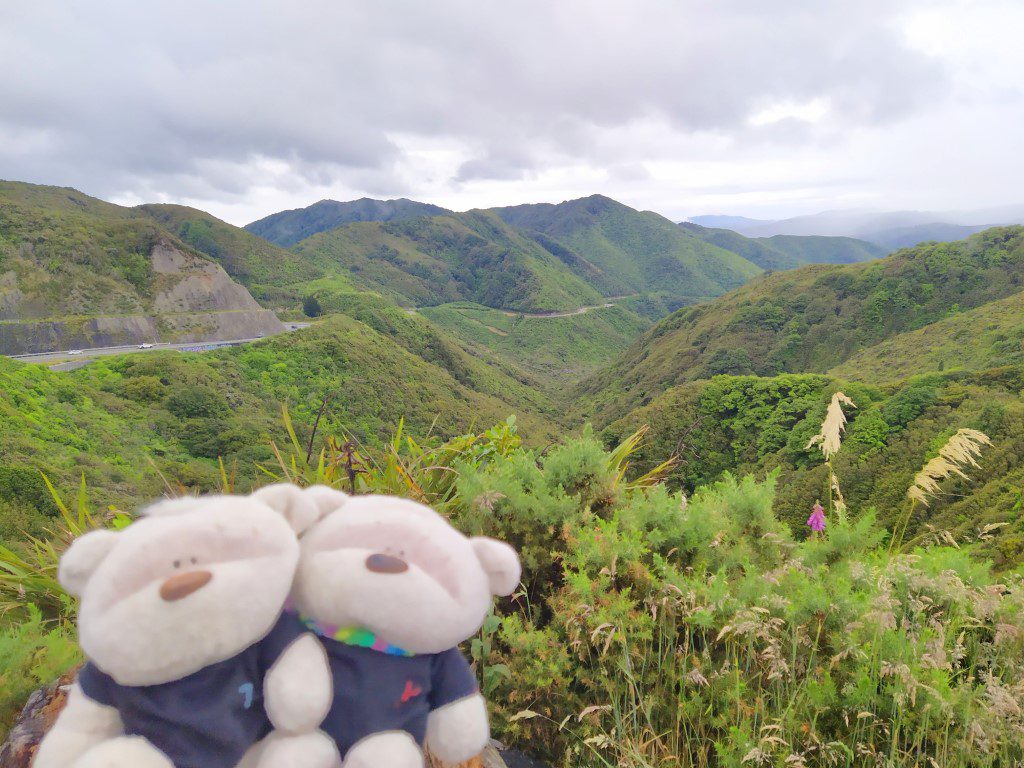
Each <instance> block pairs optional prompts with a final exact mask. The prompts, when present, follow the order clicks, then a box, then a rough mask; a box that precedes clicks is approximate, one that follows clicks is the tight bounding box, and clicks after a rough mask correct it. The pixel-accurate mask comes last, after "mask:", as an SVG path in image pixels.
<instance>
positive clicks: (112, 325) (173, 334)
mask: <svg viewBox="0 0 1024 768" xmlns="http://www.w3.org/2000/svg"><path fill="white" fill-rule="evenodd" d="M149 267H150V269H151V274H152V278H151V281H150V285H149V290H148V291H146V292H145V293H142V292H140V295H139V296H138V302H137V305H136V306H137V307H138V308H140V309H142V310H143V311H142V312H137V311H136V312H131V313H126V314H117V315H99V316H97V315H90V314H83V315H77V316H73V317H71V316H62V315H61V312H60V307H50V308H49V311H50V313H51V316H49V317H45V318H40V317H39V316H38V310H37V308H36V307H35V305H36V304H37V302H27V301H26V295H27V293H28V292H29V291H30V289H31V286H30V285H27V283H31V282H32V277H33V276H36V277H38V276H37V275H34V273H30V272H29V271H27V270H22V271H21V272H20V273H19V272H17V271H14V270H11V271H8V272H6V273H4V274H2V275H0V318H3V320H0V354H4V355H24V354H34V353H42V352H52V351H59V350H66V349H76V348H80V349H89V348H93V347H111V346H121V345H129V344H141V343H143V342H154V341H171V342H190V341H196V342H204V341H226V340H230V339H251V338H256V337H257V336H261V335H263V336H269V335H272V334H275V333H281V332H283V331H284V330H285V328H284V325H283V324H282V323H281V322H280V321H279V320H278V319H277V317H276V316H275V315H274V313H273V312H270V311H269V310H265V309H262V308H261V307H260V305H259V304H258V303H257V302H256V300H255V299H254V298H253V297H252V296H251V295H250V294H249V292H248V291H247V290H246V289H245V288H244V287H243V286H241V285H239V284H238V283H236V282H235V281H234V280H232V279H231V278H230V277H229V276H228V274H227V273H226V272H225V271H224V270H223V269H222V268H221V267H220V266H219V265H217V264H215V263H213V262H211V261H207V260H206V259H203V258H200V257H198V256H196V255H194V254H192V253H189V252H187V251H184V250H182V249H181V248H179V247H177V246H176V245H175V244H174V243H173V242H171V241H170V240H164V239H161V240H158V241H157V242H156V243H155V244H154V245H153V248H152V250H151V252H150V255H149ZM147 294H148V295H147ZM33 315H34V316H33Z"/></svg>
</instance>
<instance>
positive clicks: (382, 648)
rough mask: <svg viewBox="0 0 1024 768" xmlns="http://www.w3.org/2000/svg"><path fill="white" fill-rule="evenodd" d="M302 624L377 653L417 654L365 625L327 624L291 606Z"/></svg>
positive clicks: (330, 638)
mask: <svg viewBox="0 0 1024 768" xmlns="http://www.w3.org/2000/svg"><path fill="white" fill-rule="evenodd" d="M290 610H291V612H293V613H294V614H295V615H296V616H297V617H298V619H299V621H300V622H302V624H303V625H304V626H305V627H306V628H307V629H309V630H310V631H311V632H313V633H314V634H316V635H319V636H320V637H326V638H327V639H329V640H336V641H338V642H339V643H344V644H345V645H353V646H356V647H357V648H369V649H370V650H371V651H377V653H383V654H386V655H388V656H404V657H405V658H410V657H412V656H415V655H416V654H415V653H413V652H412V651H407V650H405V649H404V648H399V647H398V646H397V645H392V644H391V643H388V642H385V641H384V640H381V639H380V638H379V637H377V635H376V634H374V633H373V632H371V631H370V630H368V629H364V628H363V627H339V626H336V625H334V624H327V623H325V622H322V621H317V620H316V619H314V618H311V617H309V616H304V615H303V614H302V613H300V612H299V611H297V610H295V608H294V606H291V607H290Z"/></svg>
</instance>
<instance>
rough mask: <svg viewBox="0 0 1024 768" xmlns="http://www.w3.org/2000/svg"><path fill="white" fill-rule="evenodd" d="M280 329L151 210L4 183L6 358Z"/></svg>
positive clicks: (0, 282)
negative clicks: (25, 354)
mask: <svg viewBox="0 0 1024 768" xmlns="http://www.w3.org/2000/svg"><path fill="white" fill-rule="evenodd" d="M281 330H283V326H282V325H281V323H280V321H278V319H277V318H276V317H275V316H274V314H273V313H272V312H269V311H266V310H264V309H262V308H261V307H260V306H259V304H257V303H256V301H255V300H254V299H253V297H252V296H251V295H250V294H249V292H248V291H247V290H246V289H245V288H244V287H243V286H241V285H239V284H238V283H236V282H234V281H233V280H232V279H231V278H230V277H229V276H228V274H227V273H225V271H224V270H223V269H222V268H221V267H220V266H219V265H218V264H216V263H215V262H214V261H212V260H210V259H208V258H206V257H205V256H204V255H202V254H200V253H199V252H198V251H196V250H195V249H193V248H191V247H189V246H188V245H186V244H184V243H183V242H181V240H179V239H178V238H177V237H175V235H174V234H172V233H171V232H169V231H168V230H166V229H164V228H163V227H162V226H160V225H159V224H158V223H157V222H156V221H155V220H154V219H152V218H151V217H150V216H148V215H146V214H145V213H143V212H141V211H138V210H134V209H131V208H122V207H120V206H117V205H112V204H110V203H105V202H103V201H102V200H97V199H95V198H92V197H89V196H88V195H84V194H82V193H81V192H78V191H77V190H74V189H67V188H60V187H45V186H38V185H32V184H23V183H19V182H0V354H20V353H28V352H45V351H50V350H55V349H68V348H69V347H92V346H111V345H119V344H132V343H140V342H143V341H155V340H160V339H163V340H176V341H193V340H212V339H222V338H251V337H254V336H256V335H258V334H260V333H273V332H276V331H281Z"/></svg>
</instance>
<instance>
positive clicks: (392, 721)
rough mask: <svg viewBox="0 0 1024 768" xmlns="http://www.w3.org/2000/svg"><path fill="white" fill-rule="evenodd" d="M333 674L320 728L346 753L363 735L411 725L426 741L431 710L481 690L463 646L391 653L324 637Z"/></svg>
mask: <svg viewBox="0 0 1024 768" xmlns="http://www.w3.org/2000/svg"><path fill="white" fill-rule="evenodd" d="M320 641H321V642H322V643H323V644H324V648H326V650H327V655H328V657H329V659H330V664H331V672H332V676H333V678H334V703H333V705H332V706H331V711H330V712H329V713H328V715H327V719H326V720H324V723H323V725H322V726H321V728H323V730H324V731H325V732H326V733H327V734H328V735H329V736H330V737H331V738H332V739H334V741H335V742H336V743H337V745H338V751H339V752H340V753H341V756H342V758H344V757H345V755H346V753H347V752H348V751H349V749H351V747H352V745H353V744H355V743H356V742H357V741H359V740H360V739H362V738H364V737H366V736H369V735H371V734H373V733H378V732H380V731H406V732H407V733H409V734H410V735H411V736H412V737H413V738H414V739H416V742H417V743H418V744H420V745H422V744H423V739H424V737H425V736H426V733H427V715H429V714H430V711H431V710H433V709H437V708H438V707H443V706H444V705H445V704H451V703H452V702H455V701H458V700H459V699H464V698H465V697H467V696H470V695H472V694H474V693H476V692H477V685H476V678H475V677H474V676H473V671H472V670H471V669H470V668H469V664H468V663H467V662H466V658H465V657H464V656H463V655H462V654H461V653H460V652H459V649H458V648H452V649H451V650H448V651H444V652H443V653H434V654H429V653H428V654H423V655H420V656H391V655H389V654H385V653H381V652H379V651H375V650H372V649H371V648H362V647H359V646H354V645H346V644H345V643H341V642H338V641H337V640H332V639H330V638H327V637H321V638H320Z"/></svg>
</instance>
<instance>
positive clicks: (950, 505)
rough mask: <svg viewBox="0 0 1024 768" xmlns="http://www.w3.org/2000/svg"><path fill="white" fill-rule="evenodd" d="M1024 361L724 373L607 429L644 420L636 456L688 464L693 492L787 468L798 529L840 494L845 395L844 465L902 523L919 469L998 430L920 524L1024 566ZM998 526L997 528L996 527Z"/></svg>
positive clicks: (684, 479)
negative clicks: (884, 383) (819, 443)
mask: <svg viewBox="0 0 1024 768" xmlns="http://www.w3.org/2000/svg"><path fill="white" fill-rule="evenodd" d="M1022 390H1024V369H1022V368H1019V367H1017V368H1004V369H995V370H992V371H987V372H981V373H974V374H967V373H959V374H944V375H931V376H927V377H919V378H917V379H912V380H910V381H907V382H905V383H903V384H900V385H895V386H892V387H886V388H878V387H874V386H866V385H863V384H856V383H852V382H844V381H839V380H836V379H833V378H830V377H827V376H822V375H814V374H783V375H781V376H774V377H770V378H759V377H755V376H718V377H715V378H713V379H711V380H710V381H698V382H692V383H688V384H683V385H681V386H677V387H674V388H672V389H669V390H668V391H667V392H665V393H664V394H663V395H661V396H659V397H657V398H654V399H653V400H652V402H651V403H650V404H648V405H646V406H644V407H642V408H640V409H638V410H636V411H634V412H632V413H630V414H628V415H627V416H625V417H623V418H621V419H618V420H616V421H615V422H613V423H612V424H611V425H610V426H608V427H607V428H606V429H605V430H604V432H603V436H604V439H605V440H606V442H607V443H608V444H614V443H615V442H617V441H618V440H619V439H621V437H622V436H623V435H626V434H629V433H630V432H632V431H633V430H635V429H637V428H638V427H639V426H641V425H650V433H649V439H648V440H647V442H646V443H645V446H644V447H643V448H642V449H641V451H640V453H639V455H638V457H637V460H636V464H637V466H638V467H639V468H645V467H652V466H654V465H655V464H657V463H659V462H660V461H662V460H664V458H665V456H667V455H676V456H678V458H679V463H678V464H677V466H676V467H675V468H674V469H673V471H672V473H671V474H670V477H669V480H670V484H671V485H673V486H676V487H681V488H683V489H684V490H686V491H687V492H691V491H693V489H695V488H697V487H699V486H702V485H705V484H707V483H709V482H713V481H715V480H716V479H717V478H718V477H720V476H722V474H723V473H725V472H739V473H748V472H749V473H755V474H757V475H759V476H765V475H767V473H769V472H771V471H775V470H778V471H779V475H778V480H779V492H778V495H777V496H776V508H775V511H776V514H777V515H779V517H780V518H781V519H783V520H785V521H786V522H787V523H788V524H789V525H791V526H793V527H794V528H798V527H799V526H800V525H801V524H802V523H803V522H804V521H805V520H806V518H807V516H808V515H809V514H810V511H811V507H812V506H813V505H814V503H815V501H817V500H825V499H827V498H828V497H829V491H828V482H829V481H828V473H827V469H826V467H825V466H824V465H823V464H822V463H821V455H820V453H819V452H818V450H817V449H816V448H810V449H809V448H808V447H807V443H808V441H809V440H810V438H811V437H812V436H813V435H815V434H816V433H817V432H818V429H819V427H820V425H821V423H822V420H823V418H824V415H825V409H826V406H827V404H828V402H829V400H830V398H831V396H832V394H833V393H834V392H836V391H842V392H843V393H845V394H846V395H847V396H849V397H850V398H852V400H853V401H854V403H855V404H856V408H848V409H845V410H846V417H847V418H848V419H849V423H848V425H847V429H846V433H845V437H844V440H843V449H842V451H840V453H839V455H838V456H836V457H835V459H834V462H833V466H834V468H835V472H836V475H837V476H838V478H839V481H840V484H841V486H842V492H843V494H844V495H845V496H846V501H847V503H848V504H849V505H850V506H851V507H852V508H854V509H861V510H866V509H875V510H877V514H878V519H879V520H880V522H881V523H882V524H884V525H886V526H893V525H895V524H896V523H897V521H899V520H901V519H902V517H903V516H904V515H905V514H907V510H908V509H909V506H910V505H909V502H908V500H907V498H906V492H907V489H908V488H909V486H910V484H911V481H912V480H913V477H914V475H915V473H916V472H917V471H918V470H919V469H920V468H921V466H922V465H923V464H924V462H925V461H926V460H927V459H929V458H931V457H932V456H933V455H934V451H936V450H937V449H938V447H939V446H940V445H941V444H942V443H943V442H944V441H945V440H946V439H947V438H948V437H949V436H950V435H951V434H952V433H953V432H955V431H956V430H957V429H959V428H961V427H969V428H974V429H979V430H981V431H983V432H984V433H985V434H987V435H989V437H991V438H992V441H993V445H992V446H991V447H990V448H986V449H985V455H984V459H983V460H982V461H981V462H980V466H979V467H977V468H972V469H971V470H970V471H969V472H968V474H969V476H970V480H969V481H968V480H965V479H962V478H955V479H953V480H950V481H947V482H946V483H945V484H944V485H943V494H942V495H940V496H939V497H938V498H937V499H935V500H933V501H932V502H931V506H930V507H929V508H927V509H920V508H919V509H917V510H916V511H915V513H914V518H913V520H912V521H911V522H912V528H911V532H912V534H913V535H928V531H930V530H931V531H935V532H936V533H938V532H940V531H945V532H948V533H950V534H952V535H953V536H954V537H956V538H957V539H958V540H960V541H965V542H966V541H970V542H980V544H979V546H980V549H981V550H983V551H984V552H985V553H986V556H988V557H991V558H992V559H993V560H994V561H995V562H996V564H997V565H998V566H999V567H1000V568H1012V567H1016V566H1018V565H1020V564H1021V563H1022V562H1024V516H1022V515H1021V499H1022V498H1024V438H1022V435H1024V400H1022V395H1021V392H1022ZM986 526H997V528H995V529H992V530H991V532H989V531H986Z"/></svg>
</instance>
